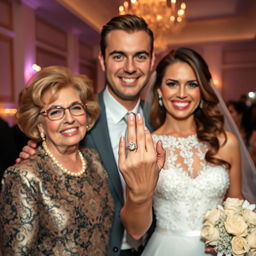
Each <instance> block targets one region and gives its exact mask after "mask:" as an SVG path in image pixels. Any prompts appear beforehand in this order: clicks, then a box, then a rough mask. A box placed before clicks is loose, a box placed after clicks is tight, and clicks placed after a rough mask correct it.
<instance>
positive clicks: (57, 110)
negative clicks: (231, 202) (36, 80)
mask: <svg viewBox="0 0 256 256" xmlns="http://www.w3.org/2000/svg"><path fill="white" fill-rule="evenodd" d="M66 109H68V110H69V112H70V114H71V115H72V116H81V115H84V114H85V113H86V106H84V105H82V104H81V103H78V102H77V103H73V104H71V105H70V106H69V107H67V108H63V107H62V106H53V107H50V108H49V109H47V110H45V111H42V112H40V113H39V114H41V115H43V116H47V117H48V118H49V119H50V120H52V121H57V120H60V119H62V118H63V117H64V116H65V113H66Z"/></svg>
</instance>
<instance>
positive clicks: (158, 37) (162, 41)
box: [119, 0, 186, 50]
mask: <svg viewBox="0 0 256 256" xmlns="http://www.w3.org/2000/svg"><path fill="white" fill-rule="evenodd" d="M185 12H186V4H185V2H182V3H181V4H180V7H179V8H178V7H177V2H176V0H129V1H124V2H123V5H121V6H119V14H120V15H123V14H135V15H137V16H140V17H143V18H144V19H145V21H146V22H147V23H148V24H149V26H150V28H151V29H152V30H153V32H154V35H155V48H156V49H158V50H164V49H165V47H166V46H167V45H168V44H169V40H168V35H170V34H171V33H175V32H178V31H180V30H181V29H182V27H183V26H184V24H185Z"/></svg>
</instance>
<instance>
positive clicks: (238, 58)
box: [0, 0, 256, 125]
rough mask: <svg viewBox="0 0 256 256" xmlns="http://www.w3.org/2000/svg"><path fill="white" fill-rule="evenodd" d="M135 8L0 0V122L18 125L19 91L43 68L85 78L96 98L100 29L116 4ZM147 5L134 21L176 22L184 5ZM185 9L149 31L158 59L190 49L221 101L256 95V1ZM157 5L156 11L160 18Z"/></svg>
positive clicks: (191, 4) (195, 3)
mask: <svg viewBox="0 0 256 256" xmlns="http://www.w3.org/2000/svg"><path fill="white" fill-rule="evenodd" d="M138 1H139V0H138ZM138 1H137V3H136V1H128V2H127V4H128V5H125V3H124V1H122V0H93V1H92V0H0V66H1V68H0V116H1V117H3V118H4V119H5V120H7V121H8V122H9V124H10V125H12V124H13V123H14V122H15V120H14V118H13V116H14V113H15V111H16V107H17V104H18V98H19V92H20V90H21V89H22V88H24V86H25V83H26V81H27V80H28V79H29V78H30V77H31V75H33V73H34V72H36V70H38V69H40V67H45V66H49V65H64V66H67V67H69V68H70V69H72V70H73V71H75V72H79V73H83V74H87V75H88V76H89V77H90V78H91V79H92V80H93V81H94V86H95V92H98V91H100V90H101V89H102V88H103V87H104V86H105V81H104V75H103V73H102V72H101V70H100V67H99V65H98V61H97V55H98V52H99V47H98V45H99V34H100V30H101V27H102V25H104V24H105V23H106V22H107V21H108V20H109V19H110V18H111V17H113V16H116V15H118V14H119V7H120V6H121V5H122V6H123V10H125V8H126V9H129V8H130V11H132V10H131V7H132V5H134V4H138ZM147 1H148V2H155V3H150V6H149V7H147V6H146V7H145V5H143V4H140V6H136V8H135V9H137V10H139V9H140V8H141V10H140V13H139V14H141V13H142V14H143V12H144V14H145V13H146V14H147V15H148V16H149V18H150V15H152V16H153V15H158V13H154V12H157V11H159V15H158V16H157V19H158V20H161V19H162V18H163V17H161V16H160V15H165V14H166V15H167V12H169V11H170V7H174V10H172V11H173V15H174V16H175V12H178V10H179V9H180V5H181V4H182V3H181V1H178V0H177V2H176V3H175V1H172V2H171V1H170V2H169V3H168V1H166V0H164V1H161V0H155V1H152V0H147ZM147 1H145V0H144V1H142V2H147ZM160 2H161V3H160ZM183 2H184V3H185V9H184V13H183V14H182V19H183V20H182V22H180V24H178V22H177V21H176V23H177V24H176V25H175V24H174V23H175V22H174V23H173V24H172V25H170V26H169V27H167V28H165V30H163V31H160V30H161V27H163V26H162V25H161V23H160V25H159V26H158V27H154V32H155V34H156V35H157V38H158V45H157V56H158V58H160V57H161V56H162V55H164V54H165V53H166V51H168V49H170V48H176V47H180V46H186V47H191V48H193V49H195V50H197V51H198V52H199V53H200V54H202V55H203V57H204V58H205V59H206V60H207V62H208V64H209V66H210V70H211V72H212V75H213V79H214V83H215V85H216V87H218V88H219V90H220V91H221V93H222V95H223V97H224V99H225V100H226V101H228V100H239V99H240V98H241V97H247V95H248V93H249V92H254V91H256V75H255V74H256V15H255V13H256V0H214V1H213V0H187V1H183ZM154 4H157V5H158V4H159V6H156V10H157V11H156V10H154V8H155V5H154ZM160 4H161V5H160ZM175 5H176V6H175ZM133 7H134V6H133ZM153 7H154V8H153ZM183 7H184V6H183ZM143 8H144V9H143ZM147 8H148V9H147ZM161 8H164V9H163V10H164V11H163V10H162V12H163V13H160V12H161ZM151 12H152V13H151ZM163 24H166V23H163ZM151 25H152V24H151ZM159 42H160V44H159ZM161 42H162V44H161ZM254 96H255V95H253V94H251V98H253V97H254Z"/></svg>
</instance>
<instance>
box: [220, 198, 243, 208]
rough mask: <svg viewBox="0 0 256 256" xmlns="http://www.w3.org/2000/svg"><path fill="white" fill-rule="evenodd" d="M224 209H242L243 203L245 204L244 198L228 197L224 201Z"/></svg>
mask: <svg viewBox="0 0 256 256" xmlns="http://www.w3.org/2000/svg"><path fill="white" fill-rule="evenodd" d="M223 205H224V209H225V210H231V211H235V212H238V211H240V210H241V209H242V205H243V200H240V199H238V198H230V197H228V198H227V199H226V200H225V201H224V203H223Z"/></svg>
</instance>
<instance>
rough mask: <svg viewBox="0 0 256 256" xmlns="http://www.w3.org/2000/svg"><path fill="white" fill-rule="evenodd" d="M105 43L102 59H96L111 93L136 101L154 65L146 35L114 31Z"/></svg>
mask: <svg viewBox="0 0 256 256" xmlns="http://www.w3.org/2000/svg"><path fill="white" fill-rule="evenodd" d="M106 43H107V44H106V49H105V58H104V57H103V56H102V55H101V56H99V60H100V64H101V67H102V69H103V71H105V73H106V79H107V84H108V86H109V89H110V93H111V94H112V95H113V97H114V98H116V100H118V101H123V100H137V99H138V97H139V94H140V92H141V90H142V89H143V87H144V86H145V85H146V84H147V81H148V79H149V76H150V73H151V70H152V67H153V60H152V55H151V47H150V37H149V35H148V34H147V33H146V32H145V31H136V32H131V33H127V32H125V31H123V30H113V31H111V32H110V33H109V34H108V35H107V38H106Z"/></svg>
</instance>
